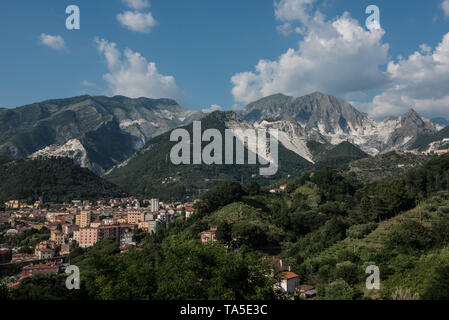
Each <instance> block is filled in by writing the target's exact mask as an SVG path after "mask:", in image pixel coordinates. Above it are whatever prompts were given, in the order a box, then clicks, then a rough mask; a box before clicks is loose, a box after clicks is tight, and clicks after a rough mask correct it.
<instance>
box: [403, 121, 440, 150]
mask: <svg viewBox="0 0 449 320" xmlns="http://www.w3.org/2000/svg"><path fill="white" fill-rule="evenodd" d="M448 139H449V126H448V127H445V128H444V129H442V130H440V131H438V132H434V133H423V134H420V135H419V136H418V137H417V138H416V140H415V141H414V142H413V144H411V145H410V149H411V150H414V149H418V150H420V151H425V150H427V149H429V148H431V144H432V143H440V144H441V145H442V146H443V145H444V144H445V143H446V144H449V140H448Z"/></svg>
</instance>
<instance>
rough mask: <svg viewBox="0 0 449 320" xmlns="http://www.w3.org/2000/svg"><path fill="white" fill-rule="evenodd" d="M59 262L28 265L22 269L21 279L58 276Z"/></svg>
mask: <svg viewBox="0 0 449 320" xmlns="http://www.w3.org/2000/svg"><path fill="white" fill-rule="evenodd" d="M60 265H61V263H60V262H48V263H39V264H30V265H28V266H25V267H23V269H22V277H21V278H26V277H31V276H34V275H36V274H50V273H53V274H58V273H59V267H60Z"/></svg>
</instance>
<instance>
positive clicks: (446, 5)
mask: <svg viewBox="0 0 449 320" xmlns="http://www.w3.org/2000/svg"><path fill="white" fill-rule="evenodd" d="M441 9H443V13H444V16H445V17H446V18H449V0H444V1H443V2H442V3H441Z"/></svg>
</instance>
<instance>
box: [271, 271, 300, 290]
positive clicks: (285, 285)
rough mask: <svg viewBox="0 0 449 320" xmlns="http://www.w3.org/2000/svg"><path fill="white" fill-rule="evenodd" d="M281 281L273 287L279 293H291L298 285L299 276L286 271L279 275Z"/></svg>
mask: <svg viewBox="0 0 449 320" xmlns="http://www.w3.org/2000/svg"><path fill="white" fill-rule="evenodd" d="M280 279H281V281H280V282H279V283H278V284H276V285H275V288H276V289H279V290H280V291H281V293H293V292H294V291H295V290H296V288H297V287H298V285H299V276H298V275H297V274H296V273H293V272H290V271H287V272H282V273H281V275H280Z"/></svg>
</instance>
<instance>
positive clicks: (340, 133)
mask: <svg viewBox="0 0 449 320" xmlns="http://www.w3.org/2000/svg"><path fill="white" fill-rule="evenodd" d="M239 116H240V117H242V119H244V120H245V121H247V122H249V123H252V124H253V125H256V126H257V125H262V124H263V125H264V126H265V127H272V128H277V129H279V130H280V131H282V132H283V133H284V134H283V140H284V141H285V142H284V141H283V143H284V145H286V146H287V145H290V148H289V149H290V150H295V149H296V151H295V152H297V153H298V154H300V155H301V156H302V157H304V158H306V159H308V158H310V157H309V155H310V152H309V151H308V150H307V148H306V147H304V145H305V144H306V143H307V141H316V142H320V143H331V144H333V145H337V144H339V143H342V142H344V141H348V142H350V143H352V144H354V145H356V146H358V147H359V148H360V149H362V150H363V151H365V152H367V153H368V154H371V155H376V154H379V153H384V152H387V151H390V150H394V149H405V148H407V147H408V146H410V145H411V144H412V143H413V141H415V139H416V138H417V137H418V135H420V134H422V133H431V132H436V131H437V126H436V125H434V124H433V123H432V122H431V121H429V120H427V119H423V118H421V117H420V116H419V114H417V113H416V112H415V111H414V110H410V111H409V112H408V113H407V114H405V115H404V116H402V117H390V118H387V119H385V120H384V121H380V122H378V121H374V120H372V119H370V118H369V117H368V115H367V114H365V113H361V112H359V111H357V110H356V109H355V108H354V107H353V106H352V105H351V104H349V103H348V102H346V101H345V100H343V99H339V98H336V97H333V96H331V95H326V94H323V93H319V92H315V93H312V94H309V95H306V96H303V97H299V98H293V97H288V96H285V95H282V94H277V95H273V96H270V97H266V98H263V99H261V100H259V101H256V102H253V103H251V104H249V105H248V106H247V107H246V108H245V109H244V110H242V111H241V112H239ZM286 140H288V141H286ZM291 145H295V146H296V147H295V148H293V147H291Z"/></svg>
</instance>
